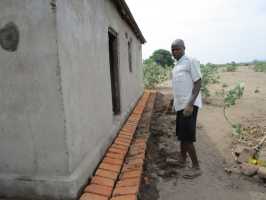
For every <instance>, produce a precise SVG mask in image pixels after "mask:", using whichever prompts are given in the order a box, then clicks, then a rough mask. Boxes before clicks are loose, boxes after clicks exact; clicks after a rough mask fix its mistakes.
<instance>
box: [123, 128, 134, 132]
mask: <svg viewBox="0 0 266 200" xmlns="http://www.w3.org/2000/svg"><path fill="white" fill-rule="evenodd" d="M122 131H125V132H128V133H134V132H135V131H136V128H134V127H123V128H122Z"/></svg>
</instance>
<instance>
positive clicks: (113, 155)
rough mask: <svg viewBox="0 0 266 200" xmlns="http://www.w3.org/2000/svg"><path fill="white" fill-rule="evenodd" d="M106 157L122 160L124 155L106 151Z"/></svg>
mask: <svg viewBox="0 0 266 200" xmlns="http://www.w3.org/2000/svg"><path fill="white" fill-rule="evenodd" d="M106 157H108V158H113V159H120V160H124V158H125V155H123V154H118V153H108V152H107V154H106Z"/></svg>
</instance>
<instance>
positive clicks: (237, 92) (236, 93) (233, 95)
mask: <svg viewBox="0 0 266 200" xmlns="http://www.w3.org/2000/svg"><path fill="white" fill-rule="evenodd" d="M244 89H245V86H244V83H238V84H237V85H236V86H235V87H234V88H232V89H230V90H228V91H227V92H223V93H224V108H223V113H224V117H225V119H226V121H227V122H228V123H229V124H230V125H231V127H232V128H233V134H234V135H235V136H240V135H241V131H242V127H241V124H239V123H233V122H232V121H231V120H230V119H229V117H228V116H227V114H226V109H228V108H230V107H231V106H234V105H235V104H236V101H237V100H239V99H240V98H241V97H242V96H243V93H244Z"/></svg>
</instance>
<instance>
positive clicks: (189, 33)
mask: <svg viewBox="0 0 266 200" xmlns="http://www.w3.org/2000/svg"><path fill="white" fill-rule="evenodd" d="M126 2H127V4H128V6H129V8H130V10H131V12H132V14H133V16H134V18H135V20H136V22H137V24H138V26H139V27H140V29H141V31H142V33H143V35H144V37H145V38H146V40H147V43H146V44H145V45H144V46H143V59H146V58H148V57H149V56H150V55H151V54H152V53H153V52H154V51H155V50H157V49H166V50H170V46H171V43H172V41H173V40H175V39H177V38H182V39H183V40H184V41H185V44H186V54H187V55H189V56H191V57H195V58H197V59H199V60H200V61H201V63H207V62H210V63H216V64H221V63H228V62H232V61H235V62H248V61H253V60H255V59H256V60H266V0H201V1H199V0H182V1H181V0H126Z"/></svg>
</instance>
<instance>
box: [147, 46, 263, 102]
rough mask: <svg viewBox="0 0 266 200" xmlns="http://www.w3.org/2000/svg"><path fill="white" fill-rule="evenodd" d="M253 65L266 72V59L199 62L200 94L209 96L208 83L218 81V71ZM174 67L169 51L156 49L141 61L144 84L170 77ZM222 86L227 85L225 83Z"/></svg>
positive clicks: (158, 81)
mask: <svg viewBox="0 0 266 200" xmlns="http://www.w3.org/2000/svg"><path fill="white" fill-rule="evenodd" d="M249 65H252V66H254V68H253V69H254V71H256V72H266V61H256V60H254V61H252V62H246V63H237V62H235V61H232V62H230V63H226V64H212V63H207V64H201V66H200V67H201V72H202V88H201V91H202V94H203V96H204V97H209V96H210V92H209V89H208V87H209V85H211V84H215V83H218V82H219V78H220V77H219V71H220V69H222V70H223V71H226V72H235V71H237V69H238V68H239V67H240V66H249ZM173 67H174V59H173V57H172V54H171V52H169V51H167V50H165V49H158V50H156V51H154V52H153V54H152V55H151V56H150V57H149V58H148V59H146V60H144V62H143V70H144V84H145V87H146V88H154V87H155V86H156V85H158V84H160V83H162V82H163V81H166V80H168V79H169V78H170V73H171V71H172V68H173ZM223 87H224V88H225V87H227V85H226V84H224V85H223Z"/></svg>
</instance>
